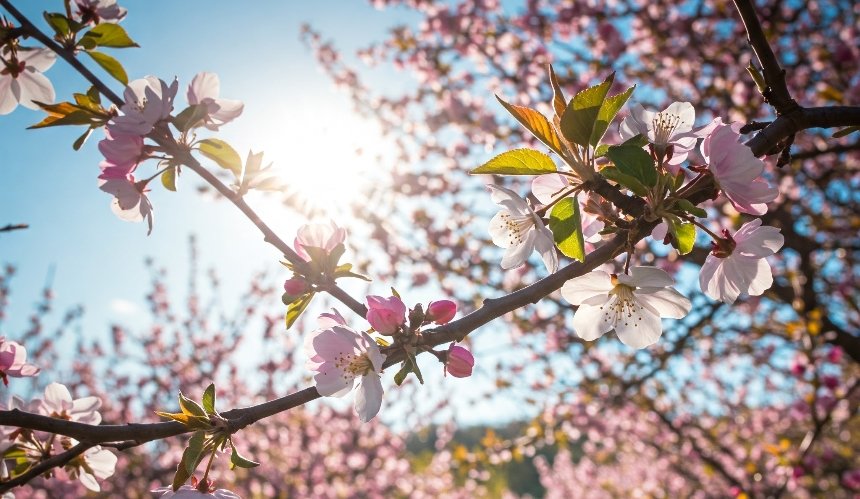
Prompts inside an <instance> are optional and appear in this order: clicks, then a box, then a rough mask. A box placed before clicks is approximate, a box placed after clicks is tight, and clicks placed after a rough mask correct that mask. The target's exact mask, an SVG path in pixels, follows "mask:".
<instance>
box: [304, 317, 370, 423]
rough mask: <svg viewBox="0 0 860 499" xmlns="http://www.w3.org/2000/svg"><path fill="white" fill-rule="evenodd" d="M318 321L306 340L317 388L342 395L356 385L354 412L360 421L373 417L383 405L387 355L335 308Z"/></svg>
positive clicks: (366, 420)
mask: <svg viewBox="0 0 860 499" xmlns="http://www.w3.org/2000/svg"><path fill="white" fill-rule="evenodd" d="M317 322H318V325H319V329H317V330H315V331H314V332H313V333H311V334H310V336H308V338H307V339H306V340H305V344H304V349H305V353H306V354H307V356H308V362H307V367H308V369H311V370H313V371H317V374H316V375H314V381H315V382H316V389H317V391H318V392H319V393H320V395H322V396H324V397H343V396H344V395H346V394H347V393H349V391H350V390H351V389H352V388H353V387H354V388H355V412H356V413H357V414H358V417H359V419H361V421H363V422H365V423H366V422H368V421H370V420H371V419H373V417H374V416H376V414H377V413H378V412H379V408H380V407H381V406H382V393H383V391H382V380H381V378H380V377H379V373H380V372H381V371H382V363H383V362H385V355H384V354H382V352H380V351H379V346H378V345H377V344H376V342H375V341H373V338H371V337H370V335H368V334H367V333H365V332H363V331H361V332H359V331H355V330H354V329H352V328H350V327H349V326H347V325H346V322H345V321H344V320H343V317H342V316H341V315H340V314H339V313H337V312H336V311H335V312H334V314H323V315H321V316H320V317H319V319H318V321H317Z"/></svg>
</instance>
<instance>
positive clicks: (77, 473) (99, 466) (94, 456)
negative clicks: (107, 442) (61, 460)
mask: <svg viewBox="0 0 860 499" xmlns="http://www.w3.org/2000/svg"><path fill="white" fill-rule="evenodd" d="M77 443H78V442H76V441H75V440H73V439H72V440H71V445H77ZM116 462H117V458H116V456H115V455H114V454H113V453H112V452H111V451H109V450H107V449H103V448H102V447H101V446H98V445H96V446H95V447H92V448H90V449H87V451H86V452H84V453H83V454H82V455H80V456H78V457H77V458H76V459H74V460H73V461H72V462H70V463H69V464H67V465H66V466H65V469H66V472H67V473H68V474H69V478H71V479H73V480H74V479H75V478H77V479H79V480H80V481H81V484H83V486H84V487H86V488H87V489H89V490H92V491H93V492H99V491H100V490H101V487H100V486H99V482H98V481H97V480H96V479H99V480H104V479H105V478H107V477H109V476H111V475H113V474H114V471H115V469H116Z"/></svg>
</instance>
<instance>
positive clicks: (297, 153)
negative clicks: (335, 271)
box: [254, 115, 392, 218]
mask: <svg viewBox="0 0 860 499" xmlns="http://www.w3.org/2000/svg"><path fill="white" fill-rule="evenodd" d="M324 116H325V118H320V119H317V120H297V122H296V123H295V124H292V125H288V126H286V127H284V126H283V125H281V127H280V129H279V130H278V129H277V128H276V127H268V129H269V130H271V131H270V132H267V133H265V134H262V135H261V134H255V135H256V136H255V137H254V143H256V144H260V148H261V149H263V151H264V152H265V156H264V164H268V163H270V162H271V163H273V168H274V169H275V170H277V171H278V172H279V174H280V176H281V177H282V178H283V181H284V184H285V186H286V187H285V189H284V192H285V194H287V195H296V196H299V197H300V198H301V199H302V200H303V201H304V202H306V203H307V204H308V205H309V206H310V207H312V208H314V209H316V210H319V211H321V212H323V213H324V214H325V215H327V216H330V217H333V218H344V217H350V216H351V210H350V204H351V203H352V202H353V201H355V200H357V199H359V198H360V196H362V195H363V193H364V192H365V191H366V190H367V188H368V186H369V185H370V184H371V182H373V180H372V178H371V177H373V176H374V175H371V173H372V172H378V171H379V169H380V168H383V167H384V166H383V165H384V164H385V163H386V161H385V159H384V158H387V157H389V156H390V154H391V152H392V148H391V146H390V142H389V141H387V140H384V139H383V138H382V136H381V134H380V132H379V130H378V127H377V126H376V125H375V124H374V123H372V122H370V121H368V120H365V119H362V118H360V117H357V116H350V115H347V116H343V115H341V116H339V117H338V118H337V119H330V116H331V115H324ZM265 204H267V205H268V204H269V203H265ZM269 209H274V207H272V208H269ZM281 210H283V207H281Z"/></svg>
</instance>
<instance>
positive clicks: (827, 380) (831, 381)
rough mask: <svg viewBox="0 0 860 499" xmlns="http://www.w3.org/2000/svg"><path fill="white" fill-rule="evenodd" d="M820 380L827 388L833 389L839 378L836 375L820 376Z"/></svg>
mask: <svg viewBox="0 0 860 499" xmlns="http://www.w3.org/2000/svg"><path fill="white" fill-rule="evenodd" d="M821 381H822V383H824V386H826V387H827V388H828V389H829V390H835V389H836V387H837V386H839V378H837V377H836V376H822V377H821Z"/></svg>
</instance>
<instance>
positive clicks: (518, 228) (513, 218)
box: [502, 211, 535, 246]
mask: <svg viewBox="0 0 860 499" xmlns="http://www.w3.org/2000/svg"><path fill="white" fill-rule="evenodd" d="M502 222H503V223H504V224H505V229H507V231H508V239H509V243H510V245H511V246H514V245H519V244H522V242H523V240H524V239H525V235H526V233H527V232H528V231H529V229H531V228H532V227H533V226H534V224H535V221H534V219H532V217H531V216H530V215H512V214H511V213H509V212H507V211H506V212H503V213H502Z"/></svg>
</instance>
